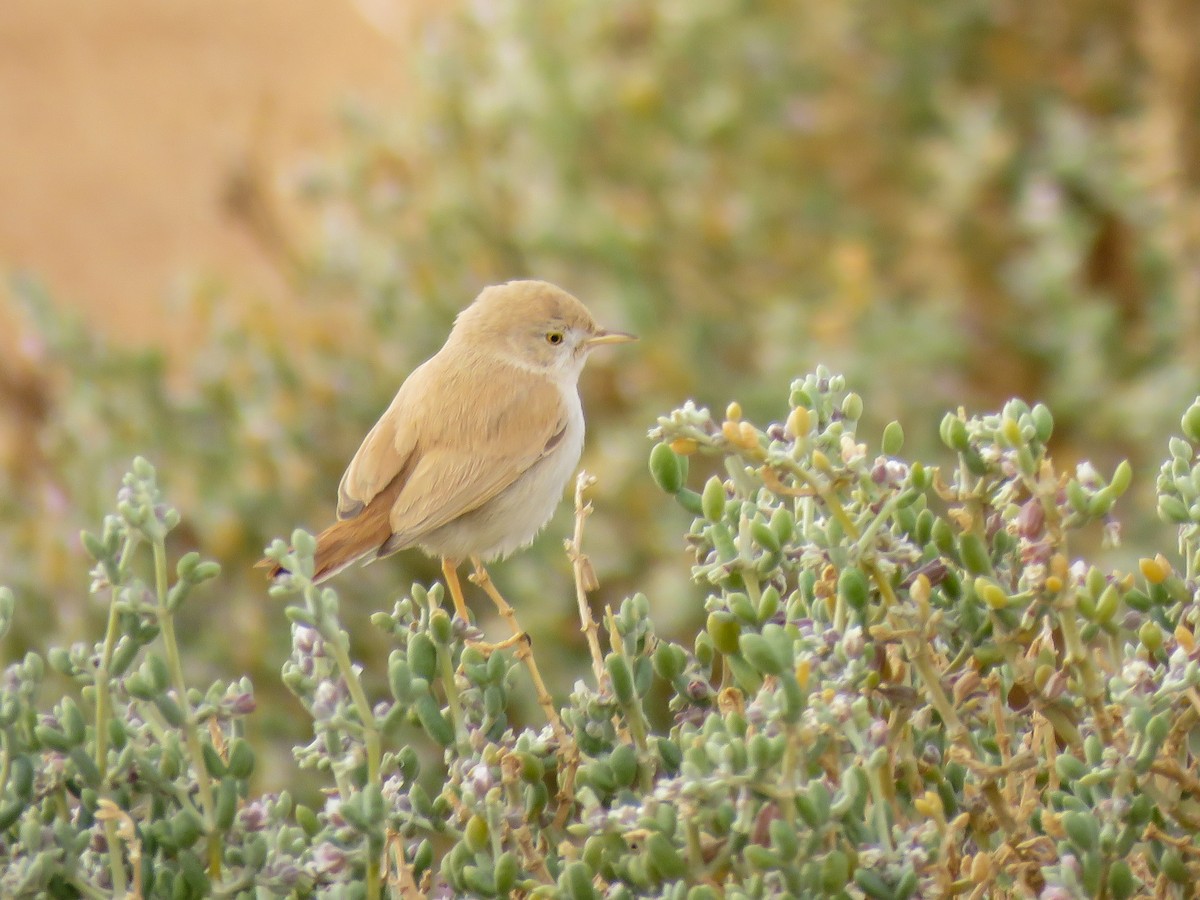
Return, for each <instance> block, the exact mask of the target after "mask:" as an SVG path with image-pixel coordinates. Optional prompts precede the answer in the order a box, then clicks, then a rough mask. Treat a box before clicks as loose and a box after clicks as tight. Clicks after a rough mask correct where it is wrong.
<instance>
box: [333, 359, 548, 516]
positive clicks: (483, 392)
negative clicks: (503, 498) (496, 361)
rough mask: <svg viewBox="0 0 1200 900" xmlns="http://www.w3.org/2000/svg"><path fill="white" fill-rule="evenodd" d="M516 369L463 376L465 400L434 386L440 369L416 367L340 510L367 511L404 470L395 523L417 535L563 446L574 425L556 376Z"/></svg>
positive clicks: (363, 454) (353, 473) (365, 451)
mask: <svg viewBox="0 0 1200 900" xmlns="http://www.w3.org/2000/svg"><path fill="white" fill-rule="evenodd" d="M459 374H460V377H461V375H462V373H461V372H460V373H459ZM513 374H514V375H516V376H517V377H515V378H503V379H495V378H491V379H488V378H484V377H479V378H478V379H473V378H469V377H468V378H466V379H464V380H466V381H477V383H475V384H460V385H459V388H460V389H459V390H457V391H454V392H452V393H453V395H454V396H455V397H458V398H460V402H449V403H445V402H440V401H441V400H444V392H439V391H437V390H433V389H429V387H430V385H429V384H428V383H430V382H433V381H435V380H436V373H435V372H423V371H422V370H420V369H418V370H417V371H416V372H414V373H413V374H412V375H411V376H410V377H409V379H408V381H406V382H405V383H404V385H403V387H402V388H401V391H400V393H399V394H397V396H396V399H395V400H394V401H393V402H392V405H391V407H389V408H388V411H387V412H386V413H384V415H383V417H382V418H381V419H380V421H379V422H378V423H377V424H376V426H375V428H374V429H372V431H371V433H370V434H369V435H367V438H366V440H365V441H363V444H362V446H361V447H360V448H359V451H358V453H357V454H355V457H354V459H353V460H352V461H351V463H350V466H349V468H348V469H347V470H346V474H345V476H344V477H343V478H342V484H341V486H340V487H339V490H338V515H339V517H342V518H347V517H350V516H354V515H356V514H358V513H359V512H361V511H362V509H363V508H365V507H366V506H367V505H369V504H370V502H371V500H372V499H373V498H374V497H375V496H376V495H378V494H379V493H380V492H381V491H383V489H384V488H386V487H387V486H388V485H389V484H390V483H391V482H392V480H393V479H395V478H397V477H399V478H402V479H403V481H404V484H403V486H402V487H401V488H400V490H399V492H398V493H395V492H392V491H389V492H388V495H389V499H391V498H392V497H394V498H395V499H392V501H391V502H392V509H391V513H390V520H391V526H392V533H393V534H395V535H397V536H404V538H405V539H406V540H417V539H419V537H420V536H421V535H422V534H425V533H427V532H429V531H431V530H433V529H435V528H439V527H440V526H442V525H445V524H446V523H447V522H451V521H453V520H454V519H456V518H458V517H459V516H461V515H464V514H466V513H468V512H470V511H471V510H473V509H476V508H478V507H479V506H482V505H483V504H484V503H487V502H488V501H489V500H491V499H492V498H493V497H495V496H496V495H497V494H499V493H500V492H501V491H503V490H504V489H505V488H507V487H509V486H510V485H511V484H512V483H513V482H515V481H516V480H517V479H518V478H519V477H520V476H521V475H523V474H524V473H525V472H526V471H527V470H528V469H529V468H530V467H531V466H532V465H534V464H535V463H536V462H537V461H538V460H540V459H542V458H543V457H544V456H545V455H546V454H547V453H549V452H550V451H551V450H553V449H554V447H555V446H557V444H558V442H559V441H560V440H561V439H562V437H563V434H564V433H565V430H566V426H567V409H566V405H565V404H564V403H563V400H562V395H561V393H560V391H559V388H558V387H557V386H556V385H554V384H553V383H551V382H549V381H548V380H546V379H544V378H538V377H533V376H530V375H528V373H523V372H522V373H513ZM521 376H524V377H521ZM423 382H426V383H427V384H423ZM439 394H442V397H441V398H439V396H438V395H439ZM439 402H440V405H438V404H439ZM417 421H419V422H420V423H421V425H420V429H419V430H420V433H419V434H417V433H416V432H417V429H416V428H415V427H414V425H413V423H415V422H417ZM389 437H390V438H391V440H388V438H389ZM381 499H382V498H381Z"/></svg>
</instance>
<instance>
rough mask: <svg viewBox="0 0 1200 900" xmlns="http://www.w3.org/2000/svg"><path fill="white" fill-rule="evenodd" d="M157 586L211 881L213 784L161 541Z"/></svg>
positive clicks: (215, 855)
mask: <svg viewBox="0 0 1200 900" xmlns="http://www.w3.org/2000/svg"><path fill="white" fill-rule="evenodd" d="M153 546H154V585H155V592H156V593H157V595H158V609H157V611H158V624H159V627H160V629H161V634H160V636H161V637H162V642H163V652H164V653H165V654H166V657H167V667H168V669H169V670H170V672H171V681H172V683H173V685H174V687H175V693H176V694H178V696H179V705H180V707H181V708H182V709H183V715H184V740H185V742H186V744H187V751H188V756H189V757H190V758H191V763H192V770H193V771H194V772H195V773H196V786H197V788H198V790H199V792H200V808H201V809H202V810H203V812H204V825H205V830H206V831H207V832H208V870H209V874H210V875H211V876H212V877H214V878H215V877H217V876H219V875H220V873H221V842H220V838H219V836H218V835H217V834H216V822H215V821H214V819H213V809H214V803H213V792H212V782H211V781H210V780H209V776H208V770H207V769H206V768H205V765H204V754H203V752H202V751H201V749H200V736H199V735H198V734H197V732H196V727H197V723H196V719H195V714H194V713H193V712H192V705H191V703H190V702H189V701H188V697H187V682H186V681H185V680H184V677H183V663H182V661H181V660H180V657H179V642H178V641H177V640H176V638H175V615H174V613H173V612H172V611H171V610H170V609H168V608H167V548H166V544H165V542H164V539H163V538H162V537H159V538H156V539H155V541H154V544H153Z"/></svg>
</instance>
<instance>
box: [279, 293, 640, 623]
mask: <svg viewBox="0 0 1200 900" xmlns="http://www.w3.org/2000/svg"><path fill="white" fill-rule="evenodd" d="M634 339H635V338H634V337H633V335H629V334H624V333H622V332H616V331H605V330H603V329H602V328H600V327H599V326H598V325H597V324H596V322H595V321H594V320H593V319H592V317H591V315H590V314H589V313H588V311H587V308H586V307H584V305H583V304H582V303H580V302H579V301H578V300H576V299H575V298H574V297H572V296H571V295H570V294H568V293H567V292H566V291H564V290H562V289H560V288H557V287H555V286H554V285H552V284H548V283H546V282H544V281H510V282H508V283H507V284H500V285H493V286H492V287H489V288H485V289H484V291H483V292H482V293H481V294H480V295H479V296H478V297H477V298H476V299H475V302H474V303H472V304H471V305H470V306H468V307H467V308H466V309H464V310H463V311H462V312H460V313H459V314H458V318H457V319H455V322H454V328H453V329H452V330H451V332H450V336H449V337H448V338H447V339H446V343H445V344H444V345H443V347H442V349H441V350H439V351H438V352H437V353H436V354H434V356H432V357H431V358H430V359H428V360H426V361H425V362H424V363H422V364H421V365H420V366H419V367H418V368H417V369H416V370H415V371H414V372H413V373H412V374H411V375H409V376H408V379H407V380H406V381H405V382H404V384H402V385H401V386H400V390H399V391H398V392H397V394H396V397H395V399H394V400H392V403H391V405H390V406H389V407H388V408H387V410H386V411H385V412H384V414H383V416H382V417H380V419H379V421H378V422H376V423H375V427H374V428H372V429H371V431H370V433H369V434H368V435H367V437H366V439H365V440H364V441H363V442H362V446H360V447H359V448H358V452H357V453H355V454H354V458H353V459H352V460H351V461H350V465H349V467H347V469H346V473H345V475H343V476H342V481H341V485H340V486H339V487H338V504H337V517H338V521H337V522H336V523H334V524H333V525H331V526H330V527H329V528H326V529H325V530H324V531H323V532H321V534H320V535H319V537H318V538H317V552H316V560H315V563H316V565H315V570H314V580H316V581H323V580H324V579H326V578H329V577H330V576H332V575H334V574H336V573H337V572H339V571H341V570H342V569H344V568H345V567H346V566H348V565H350V564H351V563H354V562H359V561H363V562H370V561H372V560H376V559H379V558H381V557H384V556H387V555H389V554H391V553H395V552H397V551H398V550H404V549H406V548H408V547H420V548H421V549H422V550H424V551H425V552H426V553H428V554H430V555H432V556H438V557H441V559H442V570H443V572H444V573H445V575H446V582H447V586H448V587H449V589H450V593H451V596H452V597H453V600H454V605H455V609H456V611H457V612H458V614H459V615H460V616H462V617H463V618H464V619H466V618H467V611H466V606H465V604H464V602H463V597H462V588H461V586H460V585H459V582H458V575H457V567H458V564H459V562H460V561H462V560H464V559H470V560H471V561H472V563H473V564H474V565H475V569H476V573H477V574H478V575H479V576H480V577H481V578H486V571H485V570H484V569H483V563H484V562H486V561H491V560H494V559H498V558H500V557H503V556H506V555H507V554H509V553H511V552H513V551H514V550H517V549H519V548H521V547H524V546H526V545H528V544H529V543H530V542H531V541H532V540H533V539H534V537H535V536H536V535H537V533H538V532H539V531H541V529H542V527H543V526H544V525H545V524H546V522H547V521H549V519H550V517H551V516H552V515H553V513H554V510H555V508H556V507H557V506H558V503H559V501H560V500H561V499H562V495H563V489H564V488H565V487H566V484H567V481H568V480H569V479H570V477H571V474H572V473H573V472H574V470H575V467H576V466H577V465H578V463H579V455H580V452H581V451H582V449H583V431H584V426H583V409H582V407H581V405H580V402H579V390H578V382H579V375H580V372H581V371H582V370H583V366H584V363H585V362H586V361H587V358H588V354H589V353H591V351H592V350H594V349H595V348H596V347H599V346H601V345H604V344H616V343H622V342H624V341H631V340H634ZM260 565H265V566H267V567H268V568H270V569H271V574H272V575H275V574H278V572H279V571H280V567H279V566H278V565H277V564H276V563H274V562H272V561H270V560H264V561H263V562H262V563H260ZM486 587H488V585H487V584H485V588H486ZM489 593H491V591H489ZM493 599H496V598H495V597H493Z"/></svg>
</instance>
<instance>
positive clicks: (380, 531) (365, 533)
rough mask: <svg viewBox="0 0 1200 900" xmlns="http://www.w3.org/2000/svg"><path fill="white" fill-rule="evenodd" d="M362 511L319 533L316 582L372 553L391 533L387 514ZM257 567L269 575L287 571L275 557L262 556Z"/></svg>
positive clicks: (273, 575) (274, 575) (270, 576)
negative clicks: (263, 557) (380, 514)
mask: <svg viewBox="0 0 1200 900" xmlns="http://www.w3.org/2000/svg"><path fill="white" fill-rule="evenodd" d="M369 512H371V510H370V508H369V507H368V509H367V510H365V511H364V513H363V514H360V515H358V516H355V517H354V518H353V519H345V520H343V521H341V522H334V523H333V524H332V525H330V526H329V527H328V528H326V529H325V530H324V531H322V532H321V533H320V534H319V535H317V552H316V553H315V554H314V556H313V563H314V565H313V581H314V582H317V583H320V582H322V581H324V580H325V579H327V578H331V577H333V576H334V575H336V574H337V573H338V572H340V571H342V569H344V568H346V567H347V566H349V565H351V564H353V563H355V562H358V561H359V560H360V559H362V558H363V557H365V556H369V555H373V554H374V553H375V552H377V551H378V550H379V548H380V547H381V546H382V545H383V544H384V542H386V541H387V539H388V538H389V537H391V536H392V529H391V526H390V525H389V524H388V520H387V517H386V516H379V515H367V513H369ZM255 565H256V567H257V568H261V569H266V570H267V577H268V578H271V579H273V578H275V577H276V576H277V575H280V574H282V573H283V572H285V571H286V569H284V567H283V566H281V565H280V564H279V563H277V562H276V561H275V560H273V559H261V560H259V561H258V562H257V563H256V564H255Z"/></svg>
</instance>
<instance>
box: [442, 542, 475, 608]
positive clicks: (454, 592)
mask: <svg viewBox="0 0 1200 900" xmlns="http://www.w3.org/2000/svg"><path fill="white" fill-rule="evenodd" d="M442 577H443V578H445V579H446V589H447V590H449V591H450V599H451V600H453V601H454V613H455V615H457V616H458V617H459V618H460V619H462V620H463V621H464V622H466V623H468V624H469V623H470V621H471V616H470V615H469V614H468V613H467V601H466V600H464V599H463V592H462V584H461V583H460V582H459V580H458V561H457V560H454V559H449V558H447V557H442Z"/></svg>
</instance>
